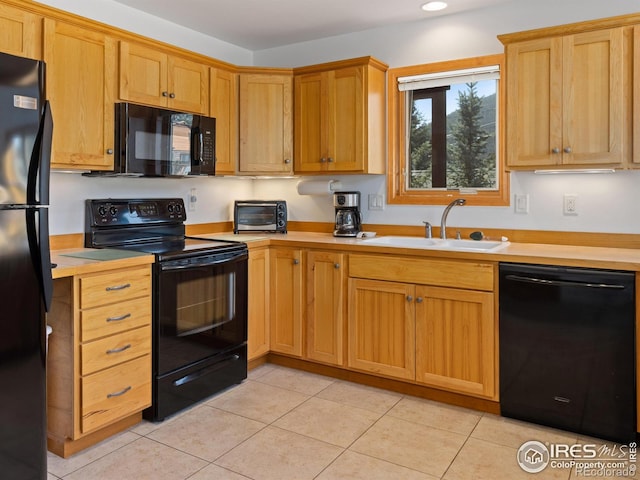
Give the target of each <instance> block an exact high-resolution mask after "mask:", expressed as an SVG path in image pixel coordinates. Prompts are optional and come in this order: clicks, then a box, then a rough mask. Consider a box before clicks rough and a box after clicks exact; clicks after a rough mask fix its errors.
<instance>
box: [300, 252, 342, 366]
mask: <svg viewBox="0 0 640 480" xmlns="http://www.w3.org/2000/svg"><path fill="white" fill-rule="evenodd" d="M346 258H347V255H346V254H343V253H338V252H325V251H317V250H309V251H307V254H306V282H305V283H306V296H305V298H306V308H305V320H306V327H307V328H306V334H305V337H306V350H305V358H308V359H310V360H315V361H318V362H323V363H328V364H331V365H339V366H341V365H343V363H344V340H343V339H344V328H345V320H344V319H345V307H346V302H345V291H346V279H347V273H346V272H347V268H346V264H345V262H346Z"/></svg>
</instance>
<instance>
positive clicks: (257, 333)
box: [247, 248, 270, 360]
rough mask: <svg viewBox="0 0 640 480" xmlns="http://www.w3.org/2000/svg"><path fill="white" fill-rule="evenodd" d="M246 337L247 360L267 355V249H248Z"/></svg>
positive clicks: (268, 342)
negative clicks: (247, 326)
mask: <svg viewBox="0 0 640 480" xmlns="http://www.w3.org/2000/svg"><path fill="white" fill-rule="evenodd" d="M248 268H249V284H248V291H247V293H248V295H247V296H248V300H249V303H248V310H247V312H248V314H247V317H248V324H249V328H248V335H247V337H248V338H247V356H248V358H249V360H253V359H255V358H258V357H261V356H263V355H266V354H267V353H269V344H270V341H269V283H270V281H269V249H268V248H260V249H255V248H251V249H249V267H248Z"/></svg>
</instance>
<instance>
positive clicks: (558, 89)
mask: <svg viewBox="0 0 640 480" xmlns="http://www.w3.org/2000/svg"><path fill="white" fill-rule="evenodd" d="M506 58H507V74H506V81H507V95H508V100H507V119H508V122H507V164H508V165H509V166H514V167H526V166H545V165H547V166H552V165H556V164H558V163H560V161H561V156H560V155H559V154H554V153H553V152H552V149H553V148H558V149H559V148H560V147H561V145H562V38H543V39H539V40H531V41H526V42H521V43H514V44H510V45H508V46H507V48H506Z"/></svg>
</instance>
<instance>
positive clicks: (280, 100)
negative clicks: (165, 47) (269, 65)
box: [239, 74, 293, 174]
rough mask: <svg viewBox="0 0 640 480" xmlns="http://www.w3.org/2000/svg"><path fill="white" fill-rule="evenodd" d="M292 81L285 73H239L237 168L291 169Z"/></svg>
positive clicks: (257, 170)
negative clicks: (238, 161) (238, 150)
mask: <svg viewBox="0 0 640 480" xmlns="http://www.w3.org/2000/svg"><path fill="white" fill-rule="evenodd" d="M292 84H293V81H292V77H291V76H288V75H268V74H241V75H240V168H239V171H240V172H242V173H272V174H275V173H283V174H291V173H292V172H293V162H292V154H293V120H292V114H293V111H292V105H291V104H292V102H293V91H292Z"/></svg>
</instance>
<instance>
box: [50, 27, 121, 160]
mask: <svg viewBox="0 0 640 480" xmlns="http://www.w3.org/2000/svg"><path fill="white" fill-rule="evenodd" d="M44 61H45V62H46V64H47V86H46V89H47V90H46V95H47V98H48V99H49V101H50V103H51V112H52V114H53V125H54V126H53V145H52V160H51V167H52V168H58V169H65V170H112V169H113V148H114V146H113V145H114V129H113V124H114V94H115V85H114V81H115V71H116V46H115V41H114V40H113V39H112V38H110V37H109V36H107V35H105V34H103V33H99V32H96V31H93V30H88V29H85V28H81V27H78V26H75V25H71V24H67V23H65V22H60V21H55V20H52V19H45V21H44Z"/></svg>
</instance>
